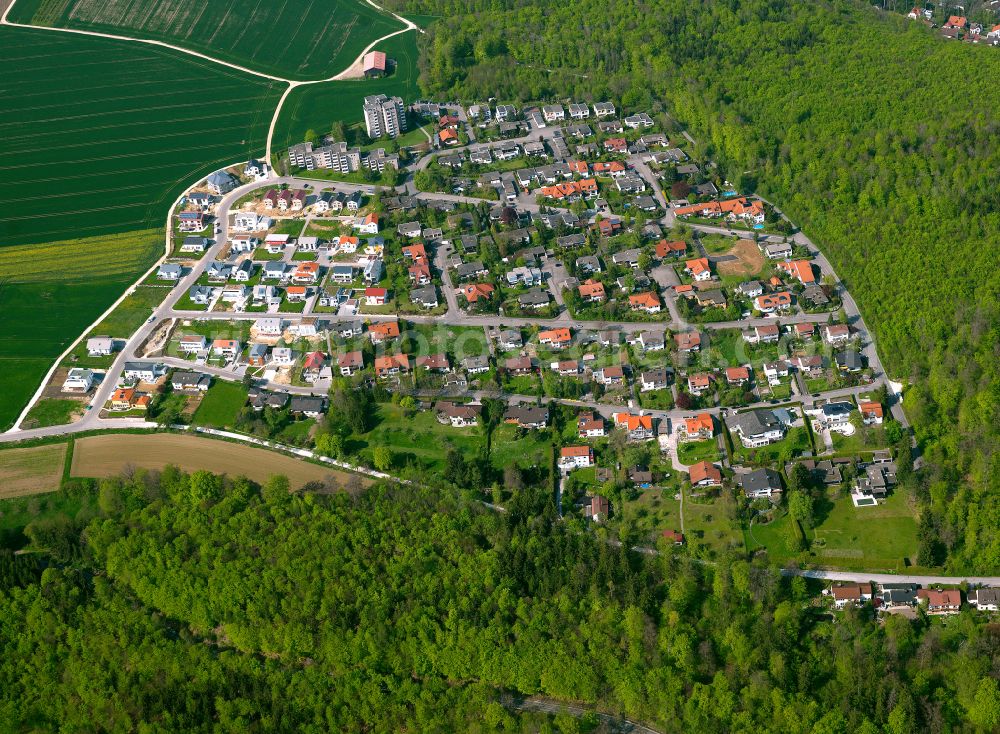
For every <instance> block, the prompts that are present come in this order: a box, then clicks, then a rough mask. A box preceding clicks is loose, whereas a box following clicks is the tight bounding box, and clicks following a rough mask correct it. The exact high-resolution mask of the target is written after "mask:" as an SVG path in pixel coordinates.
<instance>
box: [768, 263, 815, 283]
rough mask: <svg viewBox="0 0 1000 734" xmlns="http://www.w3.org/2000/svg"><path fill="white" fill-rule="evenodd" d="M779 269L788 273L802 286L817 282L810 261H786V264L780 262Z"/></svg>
mask: <svg viewBox="0 0 1000 734" xmlns="http://www.w3.org/2000/svg"><path fill="white" fill-rule="evenodd" d="M777 268H778V269H779V270H784V271H785V272H786V273H788V274H789V275H791V276H792V277H793V278H795V279H797V280H798V281H799V282H800V283H802V285H809V284H810V283H815V282H816V276H815V275H814V274H813V268H812V263H810V262H809V261H808V260H786V261H784V262H779V263H778V264H777Z"/></svg>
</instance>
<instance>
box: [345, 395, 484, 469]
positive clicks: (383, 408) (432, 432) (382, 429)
mask: <svg viewBox="0 0 1000 734" xmlns="http://www.w3.org/2000/svg"><path fill="white" fill-rule="evenodd" d="M377 415H378V424H377V425H376V426H375V428H373V429H372V430H371V431H369V432H368V433H365V434H361V435H358V434H352V435H350V436H348V439H347V445H348V448H349V449H350V450H352V451H355V452H359V453H360V454H361V455H362V456H364V457H365V458H367V459H368V460H369V461H370V460H371V457H372V449H374V448H375V447H376V446H387V447H388V448H389V449H390V450H391V451H392V453H393V462H394V464H395V466H396V467H402V466H405V465H406V464H407V463H409V462H410V461H411V460H412V461H413V462H414V463H415V464H416V465H417V466H419V467H420V468H422V469H424V470H428V471H434V472H438V473H441V472H442V471H443V469H444V460H445V456H446V455H447V453H448V450H449V449H451V448H454V449H456V450H458V451H460V452H461V453H462V455H463V456H464V457H466V458H469V457H473V456H475V455H476V454H477V453H478V452H479V451H480V450H481V448H482V447H483V445H484V443H485V438H484V436H483V433H482V428H481V427H476V428H452V427H451V425H447V426H446V425H442V424H441V423H438V421H437V418H436V417H435V416H434V413H433V411H419V412H417V413H415V414H413V415H412V416H410V417H407V416H406V415H404V412H403V409H402V408H400V407H399V406H398V405H393V404H392V403H380V404H379V406H378V413H377Z"/></svg>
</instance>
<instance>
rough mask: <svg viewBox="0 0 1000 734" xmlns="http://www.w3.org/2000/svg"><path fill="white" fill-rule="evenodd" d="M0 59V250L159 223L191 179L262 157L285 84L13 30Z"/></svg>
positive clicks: (0, 31) (148, 52)
mask: <svg viewBox="0 0 1000 734" xmlns="http://www.w3.org/2000/svg"><path fill="white" fill-rule="evenodd" d="M0 63H2V65H3V68H4V70H5V74H4V105H3V108H2V109H0V141H2V142H0V153H2V154H3V155H2V156H0V160H2V165H0V195H2V197H3V200H4V202H5V204H6V207H5V208H4V211H3V213H2V214H0V246H7V245H22V244H35V243H39V242H52V241H54V240H66V239H70V238H79V237H92V236H96V235H110V234H119V233H122V232H132V231H139V230H148V229H151V228H153V227H161V226H163V223H164V221H165V220H166V214H167V210H168V208H169V205H170V204H171V203H172V202H173V201H174V199H176V198H177V196H178V195H179V194H180V193H181V191H182V190H183V188H184V187H185V186H186V185H187V184H189V183H191V182H193V181H194V180H195V179H196V178H197V177H198V176H200V175H201V176H203V175H206V174H208V173H210V172H211V171H212V170H214V169H216V168H218V167H219V166H221V165H222V164H225V163H232V162H233V161H239V160H245V159H247V158H248V157H250V156H251V155H255V154H256V155H259V154H260V153H261V151H262V150H263V148H264V145H265V142H266V140H265V138H266V134H267V127H268V124H269V121H270V116H271V113H272V111H273V110H274V107H275V105H276V104H277V99H278V96H279V95H280V92H281V91H282V89H281V87H282V86H283V85H281V84H280V83H276V82H275V83H272V82H269V81H266V80H262V79H259V78H256V77H252V76H250V75H247V74H242V73H240V72H237V71H234V70H232V69H227V68H225V67H222V66H219V65H217V64H213V63H211V62H208V61H200V60H198V59H193V58H190V57H186V56H185V55H183V54H180V53H177V52H173V51H168V50H165V49H159V48H154V47H150V46H147V45H144V44H137V43H128V42H124V41H113V40H108V39H101V38H90V37H84V36H72V35H69V34H62V33H51V32H47V31H43V30H30V29H21V28H6V27H5V28H0ZM165 82H166V83H165ZM69 264H70V263H69V262H67V266H68V265H69ZM109 265H110V266H111V267H116V266H114V265H113V264H111V263H109Z"/></svg>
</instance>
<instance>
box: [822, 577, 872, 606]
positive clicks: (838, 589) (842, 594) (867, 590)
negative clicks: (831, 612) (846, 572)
mask: <svg viewBox="0 0 1000 734" xmlns="http://www.w3.org/2000/svg"><path fill="white" fill-rule="evenodd" d="M830 596H832V597H833V605H834V606H835V607H836V608H837V609H844V608H845V607H848V606H861V605H862V604H864V603H865V602H867V601H871V598H872V585H871V584H870V583H868V584H835V585H834V586H833V587H832V588H831V589H830Z"/></svg>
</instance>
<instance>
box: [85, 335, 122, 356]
mask: <svg viewBox="0 0 1000 734" xmlns="http://www.w3.org/2000/svg"><path fill="white" fill-rule="evenodd" d="M114 351H115V340H114V339H112V338H111V337H110V336H92V337H90V338H89V339H87V354H88V355H90V356H91V357H107V356H109V355H111V353H112V352H114Z"/></svg>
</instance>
